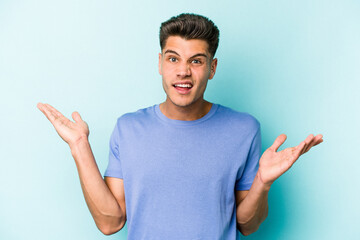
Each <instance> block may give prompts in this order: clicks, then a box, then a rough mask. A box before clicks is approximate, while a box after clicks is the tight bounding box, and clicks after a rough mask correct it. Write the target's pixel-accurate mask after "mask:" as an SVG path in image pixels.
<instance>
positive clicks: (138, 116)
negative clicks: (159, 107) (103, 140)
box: [117, 105, 155, 126]
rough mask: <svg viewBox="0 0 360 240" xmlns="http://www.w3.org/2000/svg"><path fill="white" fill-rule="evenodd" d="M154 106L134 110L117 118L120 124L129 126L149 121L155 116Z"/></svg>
mask: <svg viewBox="0 0 360 240" xmlns="http://www.w3.org/2000/svg"><path fill="white" fill-rule="evenodd" d="M154 107H155V105H154V106H150V107H147V108H142V109H139V110H137V111H134V112H128V113H125V114H123V115H121V116H120V117H118V118H117V125H118V126H128V125H129V124H131V125H133V124H136V123H142V122H148V121H149V120H150V119H152V118H153V117H154Z"/></svg>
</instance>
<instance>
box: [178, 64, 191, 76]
mask: <svg viewBox="0 0 360 240" xmlns="http://www.w3.org/2000/svg"><path fill="white" fill-rule="evenodd" d="M177 76H178V77H179V78H186V77H190V76H191V70H190V65H189V64H188V63H182V64H179V68H178V69H177Z"/></svg>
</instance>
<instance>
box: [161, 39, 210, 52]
mask: <svg viewBox="0 0 360 240" xmlns="http://www.w3.org/2000/svg"><path fill="white" fill-rule="evenodd" d="M166 50H173V51H175V52H177V53H178V54H180V56H193V55H195V54H198V53H203V54H206V55H207V56H210V53H209V45H208V43H207V42H206V41H205V40H201V39H189V40H186V39H185V38H182V37H179V36H170V37H168V39H167V40H166V44H165V46H164V49H162V52H163V53H165V52H166Z"/></svg>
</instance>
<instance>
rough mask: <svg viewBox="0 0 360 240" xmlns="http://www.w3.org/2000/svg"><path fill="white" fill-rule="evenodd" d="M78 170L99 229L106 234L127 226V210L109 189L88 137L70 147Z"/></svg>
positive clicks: (88, 203)
mask: <svg viewBox="0 0 360 240" xmlns="http://www.w3.org/2000/svg"><path fill="white" fill-rule="evenodd" d="M70 149H71V153H72V156H73V158H74V160H75V163H76V167H77V169H78V173H79V178H80V183H81V188H82V191H83V194H84V197H85V201H86V203H87V205H88V208H89V210H90V212H91V215H92V216H93V218H94V220H95V223H96V225H97V227H98V228H99V229H100V231H102V232H103V233H104V234H111V233H113V232H116V231H118V230H120V229H121V228H122V227H123V225H124V224H125V221H126V219H125V211H124V210H125V209H121V207H120V205H119V204H118V202H117V201H116V199H115V197H114V195H113V194H112V193H111V191H110V189H109V188H108V187H107V185H106V183H105V181H104V179H103V178H102V175H101V174H100V171H99V168H98V166H97V164H96V162H95V159H94V155H93V153H92V151H91V147H90V144H89V142H88V140H87V137H84V138H83V139H82V140H81V141H78V142H77V143H76V144H74V145H73V146H70Z"/></svg>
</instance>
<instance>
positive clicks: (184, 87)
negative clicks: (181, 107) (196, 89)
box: [173, 83, 193, 94]
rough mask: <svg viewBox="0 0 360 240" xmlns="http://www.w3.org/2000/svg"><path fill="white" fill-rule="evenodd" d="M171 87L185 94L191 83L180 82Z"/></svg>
mask: <svg viewBox="0 0 360 240" xmlns="http://www.w3.org/2000/svg"><path fill="white" fill-rule="evenodd" d="M173 87H174V88H175V89H176V90H177V92H179V93H180V94H186V93H188V92H190V90H191V88H192V87H193V85H192V84H191V83H180V84H174V85H173Z"/></svg>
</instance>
